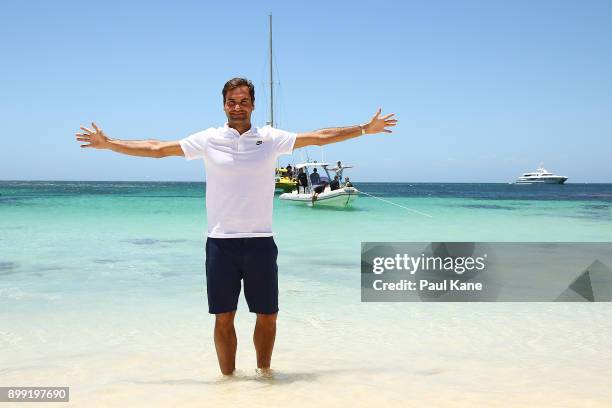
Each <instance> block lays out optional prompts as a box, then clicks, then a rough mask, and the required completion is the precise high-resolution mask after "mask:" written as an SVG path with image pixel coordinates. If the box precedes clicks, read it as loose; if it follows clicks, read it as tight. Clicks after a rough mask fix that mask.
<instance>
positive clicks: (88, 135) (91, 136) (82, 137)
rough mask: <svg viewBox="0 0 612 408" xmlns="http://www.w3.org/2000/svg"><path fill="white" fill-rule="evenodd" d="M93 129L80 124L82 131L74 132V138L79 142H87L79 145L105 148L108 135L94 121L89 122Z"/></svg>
mask: <svg viewBox="0 0 612 408" xmlns="http://www.w3.org/2000/svg"><path fill="white" fill-rule="evenodd" d="M91 126H93V128H94V130H91V129H88V128H86V127H83V126H81V130H83V133H77V134H76V140H78V141H79V142H86V143H89V144H84V145H81V147H93V148H94V149H106V148H108V140H109V139H108V137H106V135H105V134H104V132H103V131H102V129H100V128H99V127H98V126H97V125H96V124H95V123H94V122H91Z"/></svg>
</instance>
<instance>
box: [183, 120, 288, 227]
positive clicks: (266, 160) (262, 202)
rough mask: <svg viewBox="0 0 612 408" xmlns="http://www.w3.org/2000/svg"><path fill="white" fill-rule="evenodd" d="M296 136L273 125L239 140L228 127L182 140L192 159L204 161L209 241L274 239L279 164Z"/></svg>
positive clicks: (256, 129) (251, 132)
mask: <svg viewBox="0 0 612 408" xmlns="http://www.w3.org/2000/svg"><path fill="white" fill-rule="evenodd" d="M296 136H297V135H296V134H295V133H291V132H286V131H284V130H278V129H274V128H272V127H270V126H264V127H262V128H253V127H251V129H249V130H248V131H246V132H245V133H243V134H242V135H240V134H239V133H238V131H237V130H235V129H232V128H230V127H228V126H227V123H226V124H225V126H223V127H219V128H209V129H206V130H204V131H202V132H198V133H195V134H193V135H191V136H189V137H186V138H184V139H181V140H180V141H179V143H180V145H181V149H183V153H184V154H185V158H186V159H187V160H194V159H203V160H204V167H205V169H206V218H207V221H208V236H209V237H211V238H244V237H269V236H272V208H273V200H274V171H275V168H276V159H277V157H278V156H279V155H281V154H291V152H292V151H293V146H294V144H295V139H296Z"/></svg>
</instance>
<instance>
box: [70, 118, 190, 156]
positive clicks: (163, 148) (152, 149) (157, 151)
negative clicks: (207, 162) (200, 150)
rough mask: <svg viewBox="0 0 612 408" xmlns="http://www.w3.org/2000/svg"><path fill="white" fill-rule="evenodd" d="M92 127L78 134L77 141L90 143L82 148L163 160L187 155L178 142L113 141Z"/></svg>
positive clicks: (94, 125) (94, 126) (93, 125)
mask: <svg viewBox="0 0 612 408" xmlns="http://www.w3.org/2000/svg"><path fill="white" fill-rule="evenodd" d="M91 126H92V127H93V130H91V129H88V128H86V127H83V126H81V130H82V131H83V132H82V133H77V134H76V140H77V141H79V142H85V143H89V144H83V145H81V147H93V148H94V149H108V150H112V151H114V152H117V153H123V154H129V155H130V156H140V157H154V158H161V157H168V156H184V155H185V154H184V153H183V149H181V146H180V144H179V142H178V141H171V142H163V141H161V140H119V139H111V138H109V137H107V136H106V134H104V132H103V131H102V129H100V128H99V127H98V126H97V125H96V124H95V123H93V122H92V123H91Z"/></svg>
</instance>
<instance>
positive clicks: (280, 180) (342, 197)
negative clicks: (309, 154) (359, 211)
mask: <svg viewBox="0 0 612 408" xmlns="http://www.w3.org/2000/svg"><path fill="white" fill-rule="evenodd" d="M269 18H270V37H269V39H270V55H269V57H270V120H269V121H268V124H269V125H270V126H272V127H274V77H273V68H272V67H273V65H272V14H270V15H269ZM350 167H352V166H343V167H336V168H328V164H327V163H317V162H316V161H312V162H311V161H308V162H306V163H302V164H296V165H295V166H293V168H292V169H291V170H292V171H291V172H290V171H289V170H288V169H287V168H282V167H277V168H276V174H275V178H274V187H275V189H276V190H277V191H278V190H280V191H284V193H283V194H281V196H280V199H281V200H286V201H289V202H293V203H297V204H306V205H307V206H311V207H315V206H316V207H340V208H342V207H348V206H349V205H350V204H351V203H352V202H353V201H355V199H357V197H358V196H359V190H357V189H356V188H355V187H354V186H353V185H352V184H350V183H346V184H345V185H344V186H338V188H334V189H333V190H332V187H331V186H332V184H331V180H332V176H331V175H330V171H331V172H333V173H335V174H334V175H336V174H337V175H338V176H339V178H340V180H341V179H342V172H343V170H345V169H347V168H350ZM317 168H320V169H321V172H320V173H319V174H325V176H322V177H321V176H319V180H318V182H316V179H315V182H316V183H313V180H312V179H311V177H310V175H311V172H312V173H314V172H315V169H317ZM298 171H303V172H304V173H305V174H306V179H307V184H308V185H307V186H302V188H301V189H302V192H300V187H298V183H297V174H298ZM317 173H318V171H317Z"/></svg>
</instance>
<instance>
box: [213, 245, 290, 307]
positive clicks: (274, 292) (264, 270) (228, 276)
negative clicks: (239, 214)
mask: <svg viewBox="0 0 612 408" xmlns="http://www.w3.org/2000/svg"><path fill="white" fill-rule="evenodd" d="M277 256H278V248H277V247H276V244H275V243H274V239H273V238H272V237H253V238H208V239H207V240H206V292H207V293H208V312H209V313H212V314H217V313H225V312H232V311H234V310H236V309H237V308H238V297H239V296H240V289H241V281H244V297H245V298H246V301H247V304H248V305H249V310H250V311H251V312H252V313H262V314H272V313H276V312H278V266H277V265H276V258H277Z"/></svg>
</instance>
